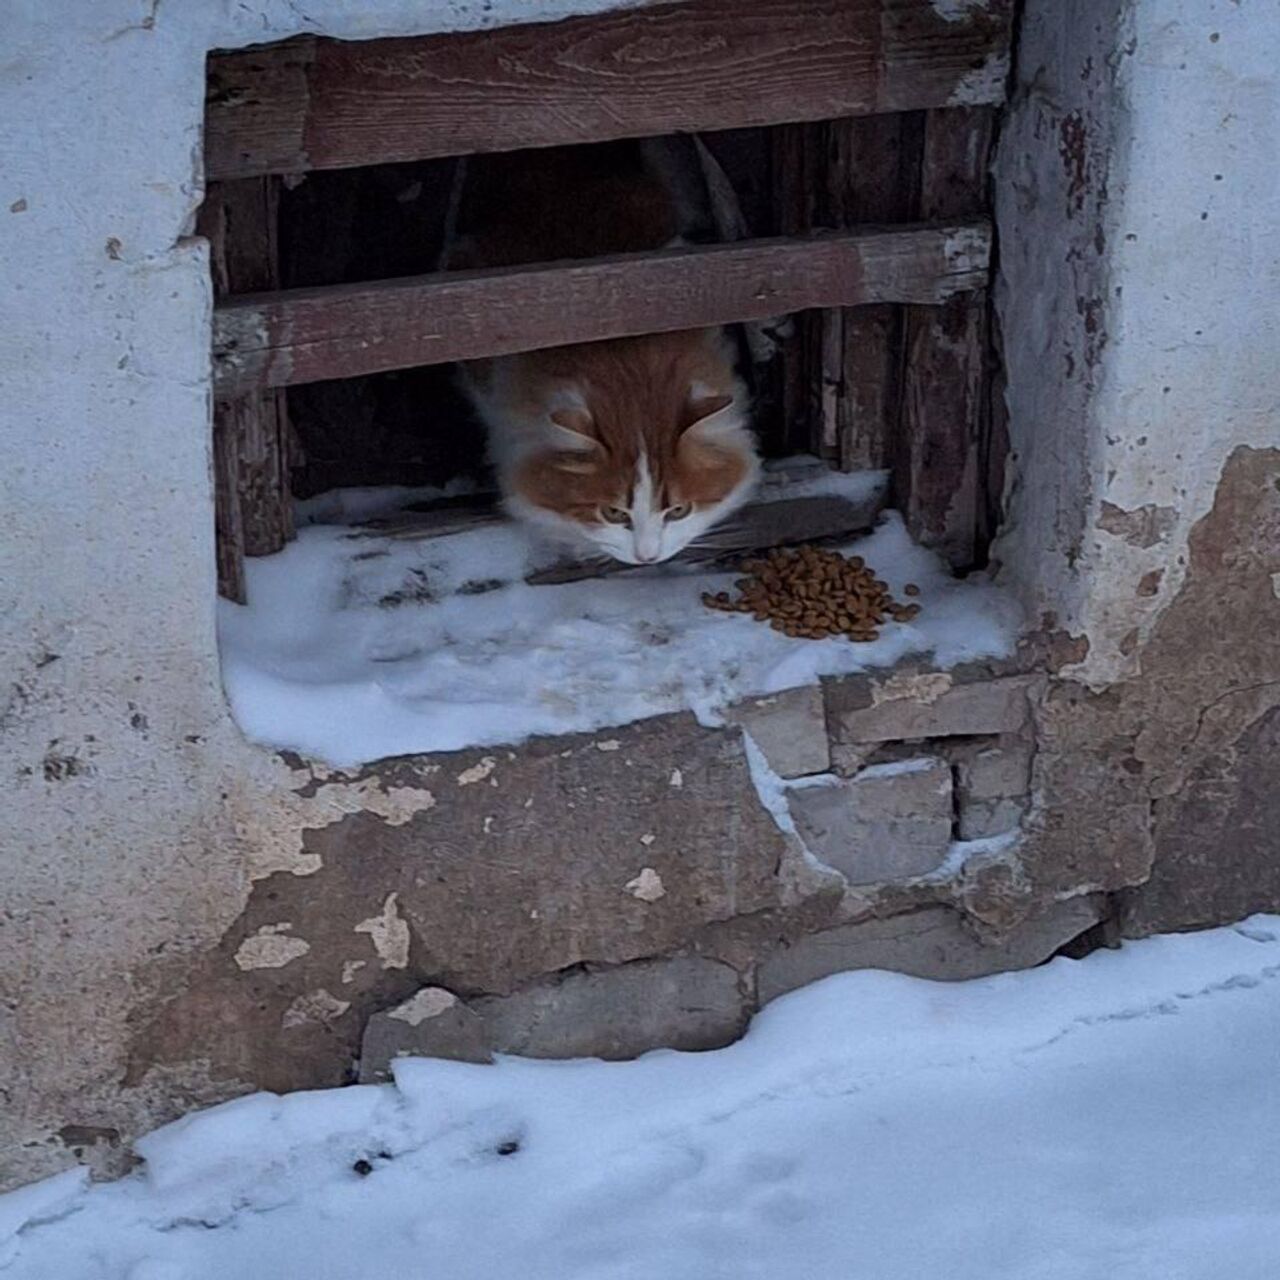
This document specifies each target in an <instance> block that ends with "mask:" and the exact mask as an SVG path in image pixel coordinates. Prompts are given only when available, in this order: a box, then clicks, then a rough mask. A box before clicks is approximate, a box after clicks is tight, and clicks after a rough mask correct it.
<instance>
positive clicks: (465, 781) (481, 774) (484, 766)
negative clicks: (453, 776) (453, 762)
mask: <svg viewBox="0 0 1280 1280" xmlns="http://www.w3.org/2000/svg"><path fill="white" fill-rule="evenodd" d="M497 767H498V762H497V761H496V760H495V759H494V758H493V756H485V757H484V758H483V759H482V760H481V761H480V762H479V763H478V764H473V765H472V766H471V768H470V769H463V771H462V772H461V773H460V774H458V786H460V787H469V786H471V785H472V784H473V783H476V782H483V781H484V780H485V779H486V778H487V777H488V776H489V775H490V774H491V773H492V772H493V771H494V769H496V768H497Z"/></svg>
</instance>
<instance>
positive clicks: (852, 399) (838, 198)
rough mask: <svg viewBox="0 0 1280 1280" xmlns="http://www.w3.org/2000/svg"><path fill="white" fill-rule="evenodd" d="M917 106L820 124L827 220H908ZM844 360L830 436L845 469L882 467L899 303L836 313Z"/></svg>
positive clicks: (894, 384)
mask: <svg viewBox="0 0 1280 1280" xmlns="http://www.w3.org/2000/svg"><path fill="white" fill-rule="evenodd" d="M922 126H923V116H922V113H920V112H912V113H899V114H898V115H893V116H877V117H874V118H869V119H851V120H833V121H831V122H830V123H829V124H828V125H827V126H826V128H827V133H828V139H829V149H830V150H829V154H830V163H829V167H828V174H829V178H828V189H829V191H830V200H831V209H830V211H829V218H830V221H831V223H832V225H834V226H849V225H853V224H856V223H861V222H877V223H894V222H902V221H907V220H909V219H910V218H911V217H912V216H913V211H914V209H915V207H916V205H917V204H918V192H919V173H920V155H919V145H920V138H921V136H922V133H923V129H922ZM841 319H842V325H843V339H844V349H843V359H842V364H841V369H840V373H839V378H840V398H839V404H838V406H837V424H836V435H837V437H838V440H839V460H840V466H841V468H842V469H843V470H845V471H859V470H863V469H865V468H867V467H883V466H886V465H887V463H888V459H889V452H890V442H891V441H892V440H893V438H894V435H895V433H896V431H897V425H898V414H899V399H900V396H899V392H900V386H901V381H902V308H901V307H898V306H893V305H891V304H882V305H880V306H874V307H861V308H858V309H857V310H847V311H844V312H843V313H842V315H841Z"/></svg>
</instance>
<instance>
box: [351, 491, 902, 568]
mask: <svg viewBox="0 0 1280 1280" xmlns="http://www.w3.org/2000/svg"><path fill="white" fill-rule="evenodd" d="M883 506H884V494H883V493H878V494H876V495H874V496H872V497H869V498H867V499H866V500H865V501H860V502H855V501H852V500H850V499H849V498H844V497H840V496H839V495H831V494H824V495H808V496H802V497H795V498H786V497H762V498H761V499H759V500H757V501H755V502H752V503H749V504H748V505H747V506H745V507H743V509H742V510H741V511H740V512H738V513H737V514H736V515H735V516H734V518H733V520H732V521H731V522H729V523H727V524H726V525H724V526H723V527H721V528H720V529H718V530H717V531H716V537H715V539H714V545H710V546H699V547H696V548H689V549H687V550H685V551H683V552H681V553H680V554H679V555H677V556H674V557H672V560H671V562H670V563H673V564H699V565H714V564H716V563H718V562H721V561H724V562H726V563H732V562H733V561H734V560H736V559H737V558H738V557H740V556H742V555H744V554H746V553H748V552H752V551H762V550H765V549H768V548H771V547H782V546H794V545H797V544H800V543H805V542H820V541H827V540H830V539H834V538H852V537H856V536H857V535H858V534H861V533H865V532H866V531H867V530H869V529H870V528H872V527H873V526H874V524H875V522H876V518H877V516H878V515H879V514H880V511H881V510H882V508H883ZM506 518H507V517H505V516H504V515H503V514H502V512H501V511H500V510H499V509H498V508H497V507H496V506H495V505H493V504H492V503H488V504H486V503H484V502H482V501H479V502H475V503H472V504H470V505H467V506H461V505H458V504H456V503H453V504H450V505H448V506H445V507H442V508H440V509H438V510H429V511H421V512H404V513H402V514H400V515H396V516H391V517H388V518H386V519H384V520H378V521H371V522H370V523H369V524H368V525H365V526H362V527H360V528H358V529H355V530H353V531H352V536H354V537H379V538H394V539H396V540H422V539H432V538H443V537H449V536H450V535H452V534H457V533H465V532H467V531H468V530H471V529H477V528H482V527H484V526H487V525H494V524H500V523H502V522H503V521H504V520H505V519H506ZM637 567H638V566H636V565H627V564H622V563H620V562H619V561H614V560H604V559H595V560H581V559H566V560H562V561H560V562H558V563H556V564H554V565H550V566H548V567H546V568H543V569H537V570H534V571H533V572H532V573H530V574H529V575H528V577H527V578H526V579H525V581H526V582H528V583H530V584H531V585H534V586H546V585H552V584H556V583H563V582H578V581H580V580H582V579H584V578H598V577H606V576H610V575H613V574H616V573H625V572H628V571H629V570H634V569H636V568H637Z"/></svg>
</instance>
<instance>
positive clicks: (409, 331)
mask: <svg viewBox="0 0 1280 1280" xmlns="http://www.w3.org/2000/svg"><path fill="white" fill-rule="evenodd" d="M990 241H991V233H990V228H989V226H987V225H986V224H985V223H982V222H971V223H963V224H957V225H951V226H941V227H938V226H927V227H897V228H885V229H866V228H863V229H860V230H855V231H841V232H825V233H816V234H814V235H812V236H807V237H795V238H786V239H773V240H744V241H739V242H738V243H736V244H729V245H710V246H701V247H692V248H679V249H666V250H660V251H656V252H650V253H629V254H619V255H618V256H616V257H611V258H597V259H592V260H590V261H584V262H561V263H552V264H549V265H539V266H535V267H518V268H504V269H502V270H494V271H476V272H461V271H460V272H456V273H453V272H450V273H447V274H435V275H429V276H412V277H408V278H404V279H398V280H380V281H377V282H374V283H370V284H356V285H334V286H330V287H326V288H315V289H292V290H286V291H283V292H279V293H265V294H247V295H245V296H243V297H239V298H230V299H228V300H226V301H225V302H222V303H220V304H219V305H218V307H217V309H216V310H215V313H214V384H215V388H216V391H217V394H218V395H220V396H228V395H234V394H238V393H240V392H244V391H248V390H252V389H254V388H262V387H284V386H291V385H293V384H295V383H302V382H322V381H324V380H326V379H329V378H351V377H356V376H358V375H361V374H368V373H380V372H383V371H385V370H388V369H403V368H409V367H413V366H416V365H427V364H443V363H446V362H448V361H452V360H470V359H475V358H477V357H480V356H496V355H507V354H510V353H512V352H516V351H529V350H534V349H536V348H540V347H557V346H563V345H566V344H568V343H575V342H591V341H595V340H597V339H602V338H619V337H625V336H629V335H632V334H640V333H658V332H664V331H668V330H675V329H694V328H698V327H700V326H708V325H716V324H727V323H730V322H736V321H743V320H763V319H766V318H768V317H770V316H777V315H781V314H783V313H785V312H790V311H802V310H806V309H808V308H811V307H850V306H858V305H861V304H865V303H876V302H906V303H919V304H922V305H933V304H937V303H941V302H944V301H946V299H948V298H950V297H953V296H954V295H955V294H957V293H962V292H965V291H967V290H970V289H977V288H981V287H982V286H983V285H984V284H985V283H986V277H987V264H988V259H989V256H990Z"/></svg>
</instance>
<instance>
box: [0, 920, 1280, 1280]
mask: <svg viewBox="0 0 1280 1280" xmlns="http://www.w3.org/2000/svg"><path fill="white" fill-rule="evenodd" d="M1277 977H1280V918H1276V917H1254V918H1253V919H1251V920H1249V921H1246V922H1245V923H1244V924H1242V925H1240V926H1237V927H1235V928H1223V929H1217V930H1213V931H1211V932H1205V933H1199V934H1193V935H1184V936H1176V937H1165V938H1156V939H1151V940H1148V941H1144V942H1138V943H1131V944H1128V945H1126V946H1125V947H1124V948H1123V949H1122V950H1120V951H1117V952H1098V953H1095V954H1094V955H1091V956H1090V957H1088V958H1087V959H1086V960H1083V961H1071V960H1065V959H1059V960H1056V961H1054V962H1053V963H1051V964H1050V965H1048V966H1045V967H1042V968H1040V969H1036V970H1032V971H1030V972H1026V973H1018V974H1004V975H1000V976H998V977H994V978H987V979H981V980H978V981H974V982H968V983H960V984H954V985H947V984H936V983H929V982H924V981H920V980H918V979H912V978H906V977H901V976H898V975H893V974H887V973H876V972H863V973H854V974H843V975H839V976H837V977H833V978H828V979H826V980H825V981H823V982H820V983H817V984H815V985H813V986H811V987H809V988H806V989H804V990H802V991H798V992H795V993H793V994H791V995H789V996H786V997H784V998H783V999H781V1000H779V1001H777V1002H775V1003H774V1004H772V1005H770V1006H769V1007H768V1008H767V1009H766V1010H765V1011H764V1012H763V1013H762V1014H760V1015H759V1017H758V1018H757V1019H756V1020H755V1022H754V1023H753V1025H752V1027H751V1029H750V1031H749V1032H748V1034H747V1035H746V1037H745V1038H744V1039H743V1040H742V1041H740V1042H739V1043H738V1044H736V1045H733V1046H731V1047H729V1048H727V1049H722V1050H718V1051H716V1052H713V1053H703V1054H685V1053H675V1052H669V1051H663V1052H657V1053H652V1054H648V1055H646V1056H645V1057H643V1058H641V1059H639V1060H637V1061H635V1062H628V1063H601V1062H596V1061H573V1062H536V1061H528V1060H520V1059H513V1058H507V1059H503V1060H501V1061H499V1062H498V1063H497V1064H496V1065H493V1066H475V1065H470V1064H460V1063H445V1062H433V1061H427V1060H410V1059H406V1060H403V1061H402V1062H401V1063H400V1064H399V1066H398V1070H397V1072H396V1082H395V1084H394V1085H385V1086H362V1087H350V1088H346V1089H335V1090H326V1091H316V1092H312V1093H297V1094H290V1095H286V1096H283V1097H277V1096H275V1095H271V1094H258V1095H255V1096H252V1097H248V1098H242V1099H239V1100H238V1101H235V1102H231V1103H227V1104H225V1105H224V1106H220V1107H215V1108H213V1109H211V1110H208V1111H205V1112H202V1113H199V1114H196V1115H193V1116H191V1117H188V1118H187V1119H184V1120H181V1121H178V1122H177V1123H176V1124H172V1125H170V1126H168V1127H167V1128H164V1129H161V1130H159V1131H158V1132H156V1133H154V1134H152V1135H151V1136H150V1137H149V1138H147V1139H145V1140H144V1141H143V1142H142V1143H141V1144H140V1151H141V1154H142V1155H143V1156H144V1157H145V1161H146V1163H145V1165H144V1167H143V1168H142V1169H141V1170H140V1171H138V1172H137V1173H135V1174H134V1175H132V1176H130V1177H129V1178H127V1179H124V1180H122V1181H120V1182H117V1183H112V1184H102V1185H96V1186H92V1187H89V1188H87V1189H86V1188H84V1187H83V1186H81V1185H80V1184H78V1183H76V1182H75V1181H74V1175H72V1179H73V1180H72V1181H70V1182H68V1181H67V1180H65V1179H63V1180H56V1181H54V1182H51V1183H46V1184H42V1186H41V1187H37V1188H31V1189H28V1190H26V1191H24V1192H19V1193H17V1197H16V1198H9V1199H5V1198H0V1222H5V1223H7V1225H8V1227H9V1229H10V1231H12V1230H13V1229H14V1227H15V1226H16V1223H17V1221H18V1220H20V1219H22V1218H23V1217H25V1216H27V1214H28V1213H29V1214H30V1215H31V1217H32V1221H31V1222H30V1224H29V1225H27V1226H26V1227H25V1228H23V1229H22V1230H20V1231H19V1232H18V1233H17V1234H16V1235H11V1236H10V1238H9V1239H8V1241H7V1242H6V1243H0V1276H3V1277H4V1280H69V1278H71V1277H74V1280H227V1278H229V1277H234V1278H235V1280H268V1278H269V1280H294V1278H297V1280H304V1278H305V1280H352V1278H353V1277H357V1276H371V1277H372V1276H396V1277H405V1278H406V1280H413V1278H415V1277H424V1278H425V1277H431V1278H432V1280H490V1278H491V1277H507V1276H511V1277H517V1276H518V1277H521V1280H653V1278H655V1277H661V1278H662V1280H720V1278H723V1280H753V1278H755V1277H760V1278H762V1280H763V1278H764V1277H768V1278H769V1280H789V1278H790V1277H804V1278H805V1280H921V1277H946V1280H1080V1277H1095V1276H1098V1277H1101V1276H1105V1277H1107V1278H1108V1280H1157V1278H1158V1280H1274V1276H1275V1275H1276V1258H1277V1256H1278V1255H1280V1176H1278V1175H1277V1135H1278V1134H1280V1075H1278V1073H1277V1067H1278V1066H1280V1060H1278V1053H1277V1045H1280V993H1278V990H1277V981H1276V980H1277ZM503 1152H506V1153H507V1154H502V1153H503ZM360 1161H364V1162H367V1163H366V1164H363V1165H360V1168H361V1169H364V1170H366V1171H367V1173H366V1176H361V1173H360V1172H358V1171H357V1169H356V1168H355V1166H356V1165H357V1163H358V1162H360ZM15 1204H16V1205H17V1206H18V1210H17V1212H15V1211H14V1210H13V1209H12V1206H14V1205H15ZM55 1214H56V1215H60V1216H54V1215H55ZM51 1218H52V1220H50V1219H51ZM6 1262H7V1265H5V1264H6Z"/></svg>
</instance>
